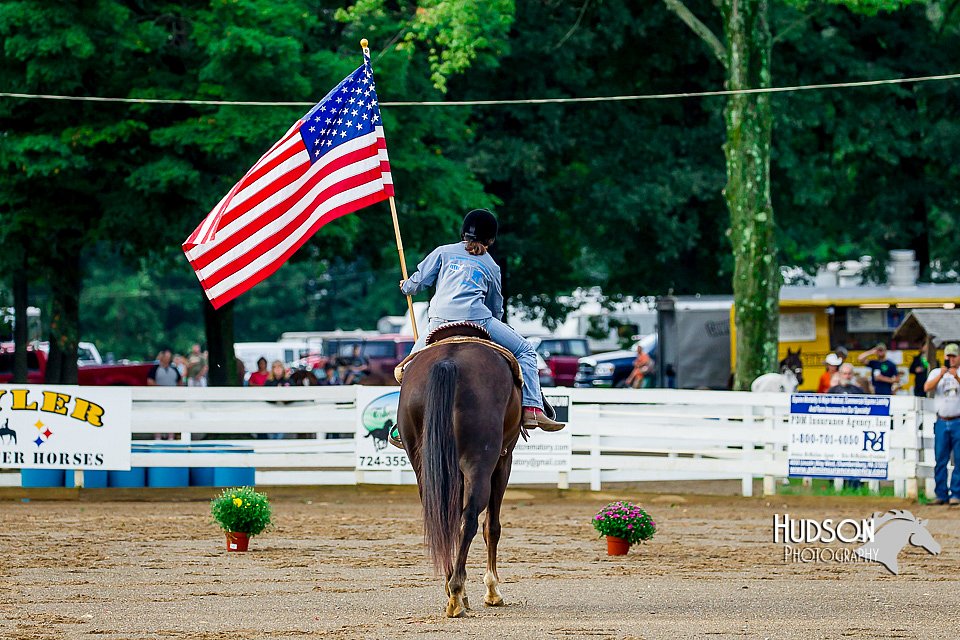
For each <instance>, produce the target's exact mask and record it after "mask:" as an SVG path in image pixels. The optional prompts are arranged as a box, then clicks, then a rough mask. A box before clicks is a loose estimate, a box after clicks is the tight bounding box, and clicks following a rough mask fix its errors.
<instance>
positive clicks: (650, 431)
mask: <svg viewBox="0 0 960 640" xmlns="http://www.w3.org/2000/svg"><path fill="white" fill-rule="evenodd" d="M395 390H396V388H384V393H387V392H390V391H395ZM549 392H550V393H551V394H554V395H567V396H569V398H570V420H569V424H568V427H567V429H568V431H569V432H570V434H571V438H572V443H573V456H572V469H571V471H570V472H569V473H558V472H556V471H552V472H551V471H527V470H524V471H519V470H515V471H514V473H513V475H512V477H511V482H512V483H514V484H553V485H557V486H560V487H566V486H569V484H571V483H574V484H589V486H590V488H591V489H594V490H599V489H600V488H601V487H602V486H603V484H604V483H610V482H640V481H650V480H719V479H735V480H740V481H741V487H742V493H743V494H744V495H752V493H753V483H754V480H755V479H757V478H762V479H763V489H764V493H773V492H774V490H775V484H776V482H777V480H778V479H780V478H783V477H785V476H786V473H787V451H786V450H787V438H788V434H789V425H788V421H789V417H788V416H789V401H790V398H789V395H787V394H763V393H739V392H724V391H683V390H670V389H649V390H632V389H555V390H549ZM358 410H362V407H361V408H359V409H358V407H357V402H356V387H290V388H279V389H276V388H269V389H264V388H183V387H179V388H163V387H136V388H133V417H132V431H133V434H134V438H135V442H134V444H135V445H141V444H142V445H146V446H145V447H142V446H136V447H135V448H134V453H132V454H131V464H132V466H133V467H253V468H255V469H256V482H257V484H260V485H277V484H356V483H385V484H408V483H409V484H412V483H414V482H415V478H414V475H413V473H412V472H411V471H401V470H391V471H357V470H356V469H355V462H356V451H355V447H354V442H355V441H354V439H353V438H354V434H355V432H356V430H357V422H358V419H357V412H358ZM891 411H892V414H893V417H892V432H891V448H892V449H891V460H890V465H889V478H890V479H891V480H893V482H894V489H895V493H896V494H897V495H900V496H916V494H917V488H918V479H924V480H926V489H927V495H932V486H931V485H932V470H933V450H932V447H933V421H934V419H935V416H934V413H933V407H932V402H931V401H929V400H919V399H915V398H911V397H902V396H897V397H894V398H893V401H892V407H891ZM158 433H174V434H177V438H178V441H177V446H175V447H171V448H170V449H171V450H170V451H158V450H155V449H153V448H152V447H153V446H154V445H157V446H164V445H165V444H166V443H162V442H155V441H153V440H152V438H153V436H154V434H158ZM272 433H278V434H283V435H284V437H283V439H260V438H264V436H263V435H262V434H272ZM200 434H204V435H203V436H202V438H203V439H202V442H203V445H205V446H207V445H210V444H220V445H224V446H225V447H228V446H235V447H236V446H242V450H241V451H239V452H235V453H231V452H226V453H224V452H220V453H209V452H204V451H203V447H199V446H198V447H195V448H193V449H191V448H190V447H187V446H186V445H189V444H190V443H197V441H198V437H199V436H200ZM258 434H260V436H259V438H257V435H258ZM251 435H252V436H253V437H254V439H251ZM536 437H537V432H536V431H534V432H533V433H532V438H533V439H534V440H535V439H536ZM142 438H147V439H148V440H149V442H138V441H137V439H142ZM15 475H16V479H15V480H14V476H15ZM0 484H5V485H11V484H19V475H18V474H13V473H6V474H0ZM873 484H874V486H876V484H877V483H876V482H874V483H873Z"/></svg>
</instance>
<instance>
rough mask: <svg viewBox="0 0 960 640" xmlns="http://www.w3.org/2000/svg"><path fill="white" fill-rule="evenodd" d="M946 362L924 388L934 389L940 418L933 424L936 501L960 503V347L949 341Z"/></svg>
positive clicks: (945, 349) (933, 374)
mask: <svg viewBox="0 0 960 640" xmlns="http://www.w3.org/2000/svg"><path fill="white" fill-rule="evenodd" d="M943 357H944V359H945V360H946V362H945V363H944V366H942V367H937V368H936V369H934V370H933V371H931V372H930V375H929V376H928V377H927V381H926V383H924V385H923V390H924V391H926V392H930V391H933V401H934V404H935V405H936V408H937V422H936V423H935V425H934V428H933V452H934V456H935V457H936V460H937V462H936V464H935V465H934V468H933V480H934V482H935V483H936V489H935V491H936V495H937V498H936V500H934V501H933V504H947V503H948V502H949V503H950V504H951V505H958V504H960V376H958V375H957V366H958V365H960V347H958V346H957V345H956V344H948V345H947V346H946V347H945V348H944V350H943ZM951 454H953V464H954V467H953V475H952V477H951V478H950V485H949V488H948V486H947V463H948V462H950V455H951Z"/></svg>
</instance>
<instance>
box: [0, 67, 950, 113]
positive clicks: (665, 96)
mask: <svg viewBox="0 0 960 640" xmlns="http://www.w3.org/2000/svg"><path fill="white" fill-rule="evenodd" d="M958 78H960V73H948V74H942V75H937V76H916V77H911V78H888V79H885V80H862V81H858V82H829V83H822V84H805V85H794V86H786V87H766V88H761V89H729V90H722V91H691V92H682V93H656V94H647V95H621V96H590V97H586V98H523V99H516V100H459V101H450V102H443V101H433V102H431V101H423V102H416V101H397V102H381V103H380V106H382V107H471V106H497V105H524V104H579V103H588V102H626V101H639V100H675V99H680V98H709V97H715V96H734V95H751V94H758V93H795V92H799V91H820V90H824V89H850V88H858V87H876V86H882V85H898V84H908V83H912V82H941V81H946V80H957V79H958ZM0 98H19V99H23V100H60V101H70V102H113V103H127V104H187V105H210V106H233V107H312V106H313V105H314V104H316V103H314V102H256V101H246V100H186V99H173V98H107V97H103V96H63V95H50V94H36V93H8V92H0Z"/></svg>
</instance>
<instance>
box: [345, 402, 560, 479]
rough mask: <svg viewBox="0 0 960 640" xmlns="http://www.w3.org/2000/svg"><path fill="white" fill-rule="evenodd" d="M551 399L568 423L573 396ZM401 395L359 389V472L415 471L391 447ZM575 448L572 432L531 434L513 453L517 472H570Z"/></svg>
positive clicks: (405, 459) (403, 456)
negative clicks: (390, 438)
mask: <svg viewBox="0 0 960 640" xmlns="http://www.w3.org/2000/svg"><path fill="white" fill-rule="evenodd" d="M547 399H548V400H549V401H550V403H551V404H552V405H553V406H554V407H555V408H556V410H557V418H558V419H563V420H566V419H567V416H568V413H569V411H568V409H569V405H570V396H569V395H566V394H563V393H559V392H558V393H552V394H551V395H550V396H547ZM399 401H400V392H399V391H391V392H390V393H383V389H382V388H379V389H378V388H376V387H358V388H357V416H358V420H357V421H358V424H357V434H356V445H357V470H358V471H389V470H393V469H403V470H410V469H412V467H411V465H410V460H409V458H407V454H406V452H404V451H403V449H397V448H396V447H394V446H392V445H390V444H389V442H388V440H387V438H388V436H389V435H390V431H392V430H393V429H395V427H396V424H397V405H398V403H399ZM572 453H573V446H572V440H571V437H570V432H569V431H568V430H563V431H557V432H554V433H547V432H545V431H541V430H539V429H535V430H533V431H531V432H530V440H529V441H528V442H524V441H523V439H521V440H520V441H519V442H518V443H517V446H516V447H515V448H514V450H513V469H514V470H515V471H556V472H561V471H570V468H571V465H572V458H571V456H572Z"/></svg>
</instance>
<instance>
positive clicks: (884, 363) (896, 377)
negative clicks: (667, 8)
mask: <svg viewBox="0 0 960 640" xmlns="http://www.w3.org/2000/svg"><path fill="white" fill-rule="evenodd" d="M870 356H876V357H875V358H872V359H870ZM857 360H858V361H860V362H866V364H867V367H869V368H870V370H871V371H870V373H871V376H870V378H871V382H872V383H873V392H874V393H876V394H877V395H880V396H892V395H893V393H894V391H895V389H894V385H896V384H899V383H900V372H899V371H897V365H896V364H895V363H894V362H893V360H890V359H888V358H887V345H885V344H883V343H882V342H881V343H879V344H877V346H875V347H874V348H873V349H870V350H869V351H864V352H863V353H861V354H860V355H859V356H857Z"/></svg>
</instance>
